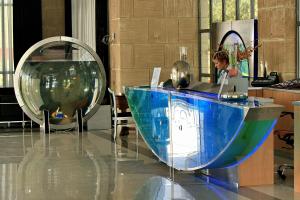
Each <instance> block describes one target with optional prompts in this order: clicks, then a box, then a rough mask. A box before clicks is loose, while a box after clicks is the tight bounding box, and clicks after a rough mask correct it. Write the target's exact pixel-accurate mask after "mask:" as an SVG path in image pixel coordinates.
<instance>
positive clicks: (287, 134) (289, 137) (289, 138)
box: [275, 112, 294, 180]
mask: <svg viewBox="0 0 300 200" xmlns="http://www.w3.org/2000/svg"><path fill="white" fill-rule="evenodd" d="M286 115H290V116H291V118H292V119H294V113H293V112H282V113H281V115H280V117H284V116H286ZM276 132H277V134H276ZM279 132H281V133H282V132H284V135H283V136H281V135H280V134H279ZM275 134H276V135H277V136H278V139H279V140H282V141H284V142H285V143H286V144H287V145H288V146H290V148H287V149H294V132H293V131H284V130H277V131H275ZM283 148H286V147H283ZM288 169H294V166H293V165H291V164H282V165H279V167H278V169H277V173H278V175H279V177H280V178H281V179H283V180H285V179H286V175H285V174H284V173H285V171H286V170H288Z"/></svg>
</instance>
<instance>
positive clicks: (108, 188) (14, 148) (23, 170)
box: [0, 130, 300, 200]
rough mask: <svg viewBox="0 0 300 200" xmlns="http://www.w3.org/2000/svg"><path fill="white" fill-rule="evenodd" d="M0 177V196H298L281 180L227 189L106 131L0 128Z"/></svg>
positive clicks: (11, 199)
mask: <svg viewBox="0 0 300 200" xmlns="http://www.w3.org/2000/svg"><path fill="white" fill-rule="evenodd" d="M284 162H285V161H284ZM0 177H1V179H0V200H35V199H36V200H41V199H43V200H44V199H45V200H48V199H49V200H52V199H53V200H54V199H55V200H60V199H61V200H68V199H70V200H71V199H80V200H89V199H93V200H94V199H103V200H106V199H113V200H117V199H125V200H127V199H141V200H148V199H149V200H160V199H208V200H214V199H216V200H218V199H221V200H225V199H226V200H227V199H228V200H246V199H255V200H258V199H263V200H268V199H300V198H299V196H298V195H297V194H294V192H293V188H292V185H289V184H285V182H280V181H277V182H276V184H275V185H270V186H259V187H246V188H240V189H237V190H233V189H226V188H224V187H221V186H218V185H215V184H213V183H209V182H207V181H206V180H205V178H203V177H200V176H198V175H195V174H194V173H193V172H182V171H176V170H172V169H171V168H169V167H167V166H166V165H165V164H164V163H162V162H160V161H159V160H158V159H157V158H156V157H155V156H154V155H153V154H152V152H151V151H150V150H149V149H148V148H147V145H146V144H145V143H144V142H143V140H142V139H141V138H139V139H137V138H135V135H134V134H130V135H129V136H127V137H118V139H117V141H116V143H115V142H113V141H112V140H111V130H103V131H92V132H89V133H84V134H83V135H78V134H77V133H76V132H55V133H51V134H49V135H44V134H41V133H40V132H39V131H38V130H35V131H31V130H26V131H22V130H21V131H11V130H9V131H3V130H0ZM288 178H290V177H288Z"/></svg>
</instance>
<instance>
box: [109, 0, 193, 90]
mask: <svg viewBox="0 0 300 200" xmlns="http://www.w3.org/2000/svg"><path fill="white" fill-rule="evenodd" d="M197 10H198V0H109V14H110V16H109V29H110V31H109V32H110V34H111V35H112V34H113V33H115V39H114V41H113V42H112V43H111V44H110V70H111V71H110V74H111V81H110V85H111V87H112V88H113V89H115V90H116V91H117V92H121V91H122V86H132V85H149V83H150V80H151V76H152V71H153V67H155V66H159V67H161V68H162V72H161V81H164V80H167V79H168V78H169V74H170V71H171V68H172V64H173V63H174V62H175V61H176V60H178V59H179V47H180V46H187V47H188V62H189V63H190V65H191V69H192V71H193V74H194V78H195V79H196V80H197V79H198V68H199V67H198V33H197V30H198V11H197Z"/></svg>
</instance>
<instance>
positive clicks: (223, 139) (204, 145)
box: [125, 87, 282, 170]
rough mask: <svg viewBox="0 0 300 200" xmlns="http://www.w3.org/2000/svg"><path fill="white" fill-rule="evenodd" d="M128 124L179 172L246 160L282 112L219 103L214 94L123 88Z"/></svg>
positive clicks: (276, 107)
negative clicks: (132, 123) (127, 108)
mask: <svg viewBox="0 0 300 200" xmlns="http://www.w3.org/2000/svg"><path fill="white" fill-rule="evenodd" d="M125 95H126V97H127V100H128V104H129V107H130V109H131V112H132V115H133V118H134V120H135V122H136V124H137V126H138V129H139V131H140V133H141V135H142V137H143V139H144V140H145V142H146V143H147V145H148V146H149V148H150V149H151V150H152V151H153V153H154V154H155V155H156V156H157V157H158V158H159V159H160V160H161V161H163V162H165V163H166V164H167V165H169V166H171V167H174V168H176V169H179V170H195V169H213V168H226V167H231V166H235V165H238V164H239V163H240V162H242V161H243V160H245V159H247V158H248V157H249V156H251V155H252V154H253V153H254V152H255V151H256V150H257V149H258V148H259V147H260V145H261V144H262V143H263V142H264V141H265V139H266V138H267V137H268V135H269V133H270V132H271V130H272V129H273V127H274V125H275V124H276V122H277V118H278V117H279V115H280V113H281V111H282V106H279V105H275V104H266V105H259V104H255V103H254V102H249V101H247V100H245V101H228V102H225V101H219V100H218V99H217V94H214V93H207V92H195V91H177V90H166V89H159V88H155V89H151V88H149V87H126V88H125Z"/></svg>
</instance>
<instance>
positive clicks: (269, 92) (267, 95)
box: [263, 89, 273, 98]
mask: <svg viewBox="0 0 300 200" xmlns="http://www.w3.org/2000/svg"><path fill="white" fill-rule="evenodd" d="M263 97H265V98H273V91H272V90H265V89H264V90H263Z"/></svg>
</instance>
